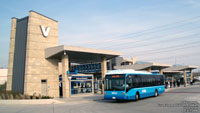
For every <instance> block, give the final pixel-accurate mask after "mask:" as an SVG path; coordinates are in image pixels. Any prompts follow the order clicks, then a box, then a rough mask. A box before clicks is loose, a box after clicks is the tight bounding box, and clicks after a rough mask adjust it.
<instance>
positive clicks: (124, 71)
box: [106, 69, 152, 75]
mask: <svg viewBox="0 0 200 113" xmlns="http://www.w3.org/2000/svg"><path fill="white" fill-rule="evenodd" d="M111 74H152V73H150V72H145V71H135V70H133V69H119V70H111V71H108V72H107V73H106V75H111Z"/></svg>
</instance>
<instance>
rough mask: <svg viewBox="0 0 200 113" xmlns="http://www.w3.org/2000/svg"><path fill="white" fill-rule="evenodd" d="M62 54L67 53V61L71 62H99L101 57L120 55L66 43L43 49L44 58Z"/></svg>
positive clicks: (57, 56)
mask: <svg viewBox="0 0 200 113" xmlns="http://www.w3.org/2000/svg"><path fill="white" fill-rule="evenodd" d="M63 54H67V55H68V56H69V61H70V62H72V63H73V62H74V63H92V62H101V60H102V58H106V60H108V59H111V58H114V57H117V56H120V53H119V52H114V51H107V50H100V49H90V48H85V47H78V46H67V45H60V46H56V47H51V48H47V49H46V50H45V58H47V59H49V58H53V59H61V57H62V55H63Z"/></svg>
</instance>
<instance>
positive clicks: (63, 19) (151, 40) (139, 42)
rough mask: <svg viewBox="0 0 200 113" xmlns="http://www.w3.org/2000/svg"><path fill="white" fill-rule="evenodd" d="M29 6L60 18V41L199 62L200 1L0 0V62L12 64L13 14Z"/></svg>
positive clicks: (179, 61)
mask: <svg viewBox="0 0 200 113" xmlns="http://www.w3.org/2000/svg"><path fill="white" fill-rule="evenodd" d="M30 10H34V11H36V12H39V13H41V14H44V15H46V16H48V17H51V18H53V19H55V20H58V21H59V44H65V45H74V46H83V47H89V48H97V49H106V50H114V51H119V52H121V53H122V56H124V57H127V58H131V57H137V59H138V60H140V61H150V62H158V63H168V64H175V63H176V64H184V65H197V66H200V32H199V31H200V13H199V12H200V0H1V2H0V14H1V15H0V17H1V19H0V20H1V21H0V38H1V40H0V54H1V55H0V67H7V65H8V52H9V38H10V27H11V17H17V18H22V17H25V16H28V12H29V11H30Z"/></svg>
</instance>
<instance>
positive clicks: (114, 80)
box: [104, 74, 125, 91]
mask: <svg viewBox="0 0 200 113" xmlns="http://www.w3.org/2000/svg"><path fill="white" fill-rule="evenodd" d="M104 88H105V91H123V90H125V75H122V74H115V75H106V77H105V86H104Z"/></svg>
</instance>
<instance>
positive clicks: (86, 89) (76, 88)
mask: <svg viewBox="0 0 200 113" xmlns="http://www.w3.org/2000/svg"><path fill="white" fill-rule="evenodd" d="M83 93H92V81H72V82H71V94H83Z"/></svg>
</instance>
